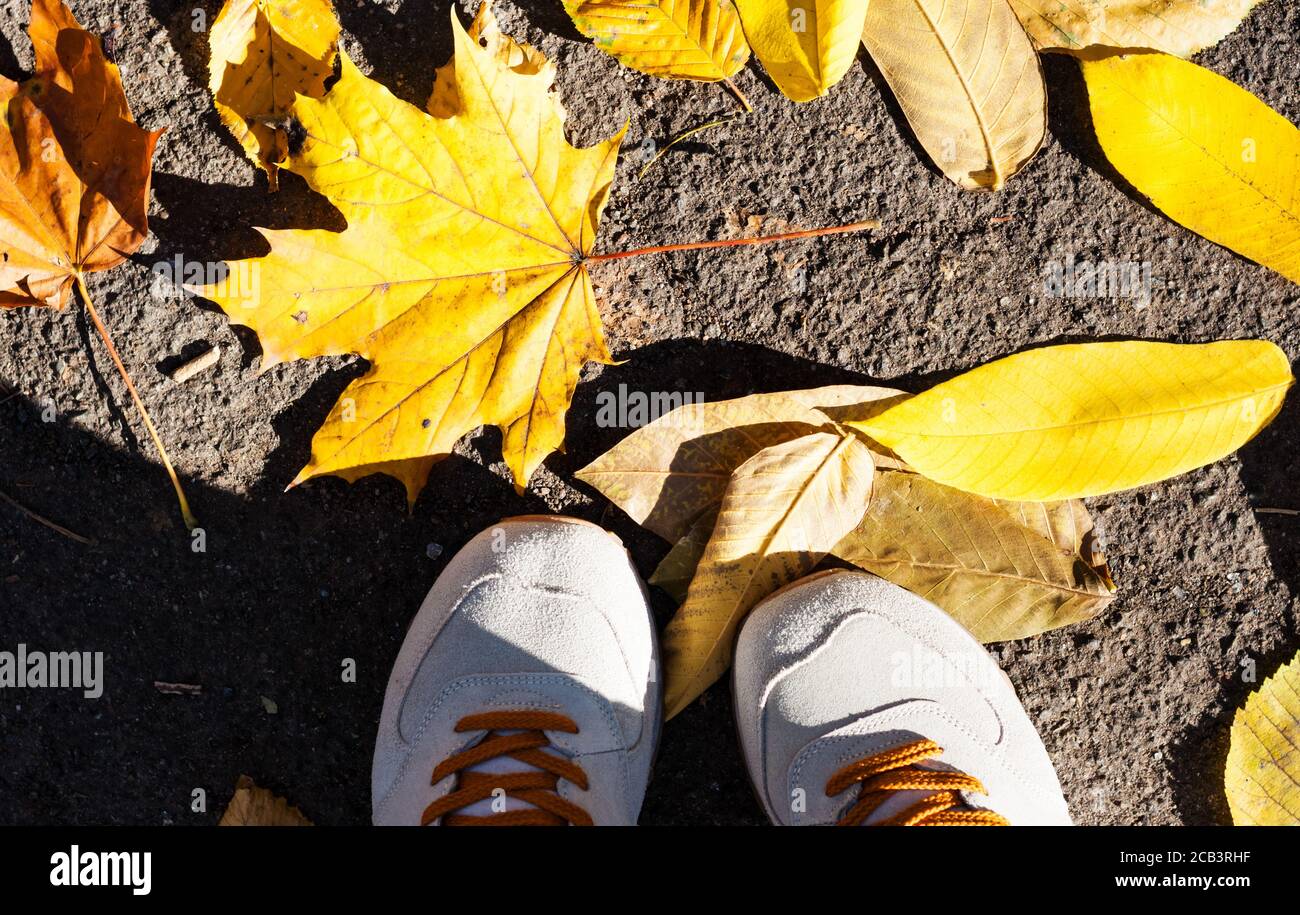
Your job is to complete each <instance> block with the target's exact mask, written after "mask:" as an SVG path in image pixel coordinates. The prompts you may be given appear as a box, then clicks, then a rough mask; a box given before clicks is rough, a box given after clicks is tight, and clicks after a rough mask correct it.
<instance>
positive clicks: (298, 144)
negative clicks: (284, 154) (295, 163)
mask: <svg viewBox="0 0 1300 915" xmlns="http://www.w3.org/2000/svg"><path fill="white" fill-rule="evenodd" d="M284 132H285V133H286V134H287V135H288V137H289V155H291V156H296V155H298V154H299V153H301V152H302V145H303V144H304V143H306V142H307V128H305V127H303V126H302V122H300V121H299V120H298V119H297V118H290V119H289V123H288V125H287V126H286V127H285V131H284Z"/></svg>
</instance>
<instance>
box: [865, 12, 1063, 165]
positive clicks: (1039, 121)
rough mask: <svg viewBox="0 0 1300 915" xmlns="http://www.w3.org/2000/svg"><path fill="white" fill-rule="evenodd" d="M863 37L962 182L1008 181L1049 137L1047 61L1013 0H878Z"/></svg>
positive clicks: (922, 133)
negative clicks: (1013, 7) (1013, 8)
mask: <svg viewBox="0 0 1300 915" xmlns="http://www.w3.org/2000/svg"><path fill="white" fill-rule="evenodd" d="M862 43H863V44H864V45H866V48H867V51H868V52H869V53H870V54H871V58H872V60H874V61H875V62H876V66H878V67H879V68H880V72H881V74H882V75H883V76H884V77H885V80H886V81H887V82H888V83H889V87H890V89H892V90H893V92H894V96H895V97H896V98H897V99H898V104H899V107H901V108H902V109H903V114H904V115H906V116H907V121H908V123H909V124H910V125H911V126H912V130H913V131H914V132H915V133H916V138H917V140H918V141H919V142H920V144H921V145H922V146H923V147H924V148H925V151H926V152H927V153H929V155H930V158H931V159H933V160H934V163H935V165H937V166H938V167H939V169H940V170H941V171H942V172H943V173H944V174H945V175H947V176H948V177H949V178H950V179H952V180H953V181H955V182H957V184H959V185H961V186H962V187H964V188H969V189H988V190H995V191H996V190H998V189H999V188H1001V187H1002V185H1003V184H1004V183H1005V182H1006V180H1007V179H1008V178H1010V177H1011V176H1012V175H1014V174H1015V173H1016V172H1017V171H1019V170H1020V169H1021V168H1022V167H1023V166H1024V165H1025V163H1027V162H1028V161H1029V160H1030V159H1031V158H1033V156H1034V154H1035V153H1036V152H1038V149H1039V147H1040V146H1042V145H1043V137H1044V135H1045V134H1046V131H1047V91H1046V89H1045V88H1044V85H1043V73H1042V69H1041V67H1040V66H1039V63H1038V55H1037V54H1036V53H1035V52H1034V46H1033V45H1032V44H1031V43H1030V41H1029V37H1028V36H1027V35H1026V34H1025V30H1024V29H1023V28H1022V27H1021V25H1020V22H1019V20H1017V19H1016V16H1015V14H1014V13H1013V12H1011V8H1010V7H1009V6H1007V4H1006V2H1005V0H871V6H870V7H869V8H868V10H867V23H866V29H865V31H863V33H862Z"/></svg>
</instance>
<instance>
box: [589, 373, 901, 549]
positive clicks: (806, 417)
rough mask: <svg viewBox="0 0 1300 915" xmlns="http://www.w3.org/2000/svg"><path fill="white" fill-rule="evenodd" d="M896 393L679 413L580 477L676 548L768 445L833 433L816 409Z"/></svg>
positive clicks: (815, 396)
mask: <svg viewBox="0 0 1300 915" xmlns="http://www.w3.org/2000/svg"><path fill="white" fill-rule="evenodd" d="M900 394H901V392H900V391H895V390H893V389H892V388H877V387H868V386H855V385H832V386H830V387H825V388H814V389H812V390H808V391H786V392H782V393H777V394H752V395H750V396H748V397H740V398H736V399H734V400H720V401H712V402H707V403H692V404H686V405H684V406H681V407H678V408H677V409H675V410H672V411H670V412H669V413H667V414H665V415H664V416H661V417H660V418H659V419H657V420H655V421H654V422H653V423H650V424H649V425H647V426H643V427H641V428H640V429H637V430H635V431H634V432H632V433H631V434H630V435H628V436H627V438H625V439H623V440H622V441H621V442H619V443H618V444H617V445H615V446H614V447H613V448H611V449H610V450H609V451H607V452H605V453H604V454H603V455H601V456H600V457H598V458H597V459H596V460H594V461H592V462H591V463H590V464H588V465H587V466H586V467H584V468H583V469H582V470H580V471H578V473H577V474H576V476H577V477H578V479H580V480H582V481H583V482H585V483H588V484H590V485H591V486H594V487H595V488H596V489H598V490H600V491H601V492H602V493H604V495H605V497H606V498H608V499H609V500H610V501H611V502H613V503H614V504H615V505H617V506H618V507H619V508H621V509H623V511H625V512H626V513H627V514H628V515H629V516H630V517H631V518H632V520H634V521H636V522H637V524H640V525H641V526H642V527H645V528H646V529H648V530H651V531H653V532H654V533H656V534H658V535H659V536H660V537H663V538H664V539H665V540H667V541H668V542H669V543H676V542H677V541H678V540H679V539H681V538H682V537H683V536H685V534H686V533H687V531H689V530H690V529H691V526H692V525H693V524H694V523H695V521H696V520H697V519H698V518H699V517H700V515H701V514H702V513H703V512H704V511H706V510H707V509H709V508H716V507H717V506H718V505H719V504H721V502H722V495H723V493H724V492H725V491H726V489H727V484H728V482H729V481H730V480H731V474H732V472H733V471H734V470H735V469H736V468H737V467H739V466H740V465H741V464H743V463H745V461H747V460H749V459H750V458H751V457H753V456H754V455H755V454H757V453H758V452H759V451H762V450H763V449H764V448H767V447H768V446H769V445H776V444H780V443H781V442H787V441H790V440H791V439H795V438H800V437H802V436H805V435H808V434H810V433H812V432H815V431H817V430H819V429H824V428H827V427H830V426H831V421H830V419H829V418H828V417H827V415H826V414H825V413H824V412H822V411H821V410H819V409H817V406H824V407H826V408H828V409H829V408H831V407H839V406H842V405H844V404H848V403H868V402H871V401H876V400H888V399H889V398H893V397H896V396H899V395H900Z"/></svg>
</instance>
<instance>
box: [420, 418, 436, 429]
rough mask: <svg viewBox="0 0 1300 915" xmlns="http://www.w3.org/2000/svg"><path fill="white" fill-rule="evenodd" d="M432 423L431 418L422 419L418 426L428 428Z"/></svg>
mask: <svg viewBox="0 0 1300 915" xmlns="http://www.w3.org/2000/svg"><path fill="white" fill-rule="evenodd" d="M432 425H433V420H431V419H426V420H423V421H421V423H420V427H421V428H422V429H427V428H429V427H430V426H432Z"/></svg>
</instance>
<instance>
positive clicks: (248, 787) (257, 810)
mask: <svg viewBox="0 0 1300 915" xmlns="http://www.w3.org/2000/svg"><path fill="white" fill-rule="evenodd" d="M217 825H218V826H310V825H312V822H311V820H309V819H307V818H306V817H305V816H303V815H302V811H301V810H299V809H298V808H297V807H293V806H290V804H289V802H288V801H286V800H285V799H284V798H282V797H280V796H279V795H278V794H274V793H272V792H271V791H268V790H267V789H266V788H259V787H258V786H257V785H256V784H254V782H253V780H252V779H251V778H249V777H248V776H247V775H241V776H239V781H238V782H236V783H235V796H234V797H232V798H231V799H230V805H229V806H228V807H226V812H225V813H223V814H222V815H221V822H220V823H218V824H217Z"/></svg>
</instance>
